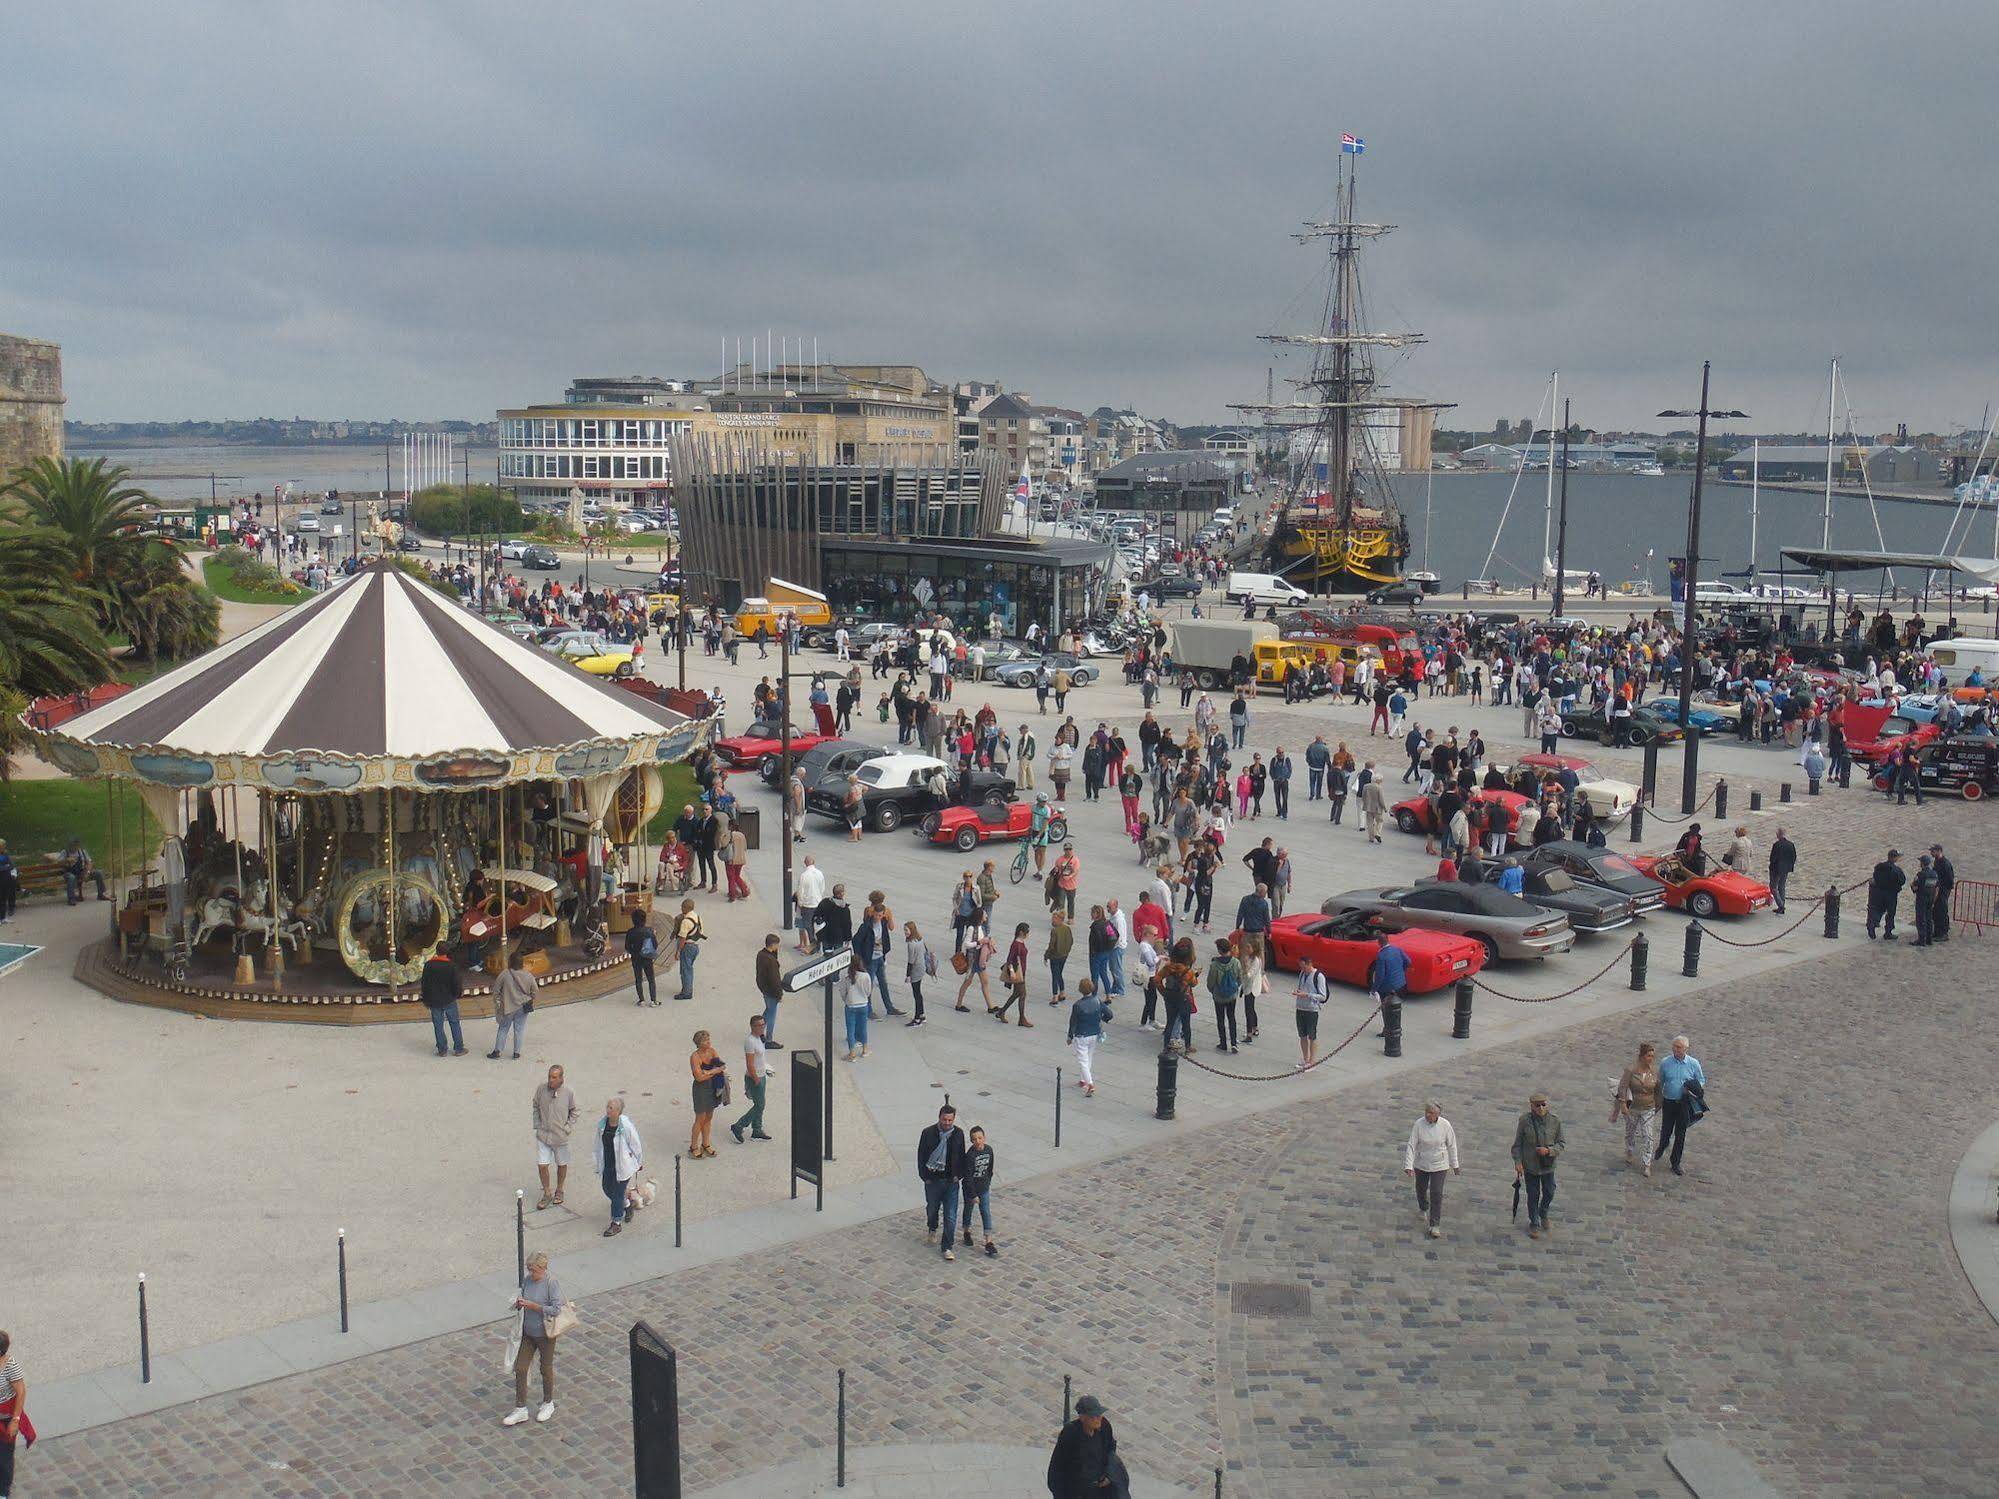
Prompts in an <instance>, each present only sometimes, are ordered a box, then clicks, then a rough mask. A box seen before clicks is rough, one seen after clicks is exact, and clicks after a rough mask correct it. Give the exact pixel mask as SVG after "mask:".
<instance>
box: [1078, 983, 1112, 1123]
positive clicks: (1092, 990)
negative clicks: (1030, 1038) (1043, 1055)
mask: <svg viewBox="0 0 1999 1499" xmlns="http://www.w3.org/2000/svg"><path fill="white" fill-rule="evenodd" d="M1076 993H1077V997H1076V1007H1075V1008H1074V1009H1073V1010H1071V1011H1070V1012H1069V1036H1068V1039H1069V1043H1070V1045H1072V1046H1074V1047H1075V1048H1076V1069H1077V1072H1078V1074H1079V1076H1078V1077H1077V1079H1076V1086H1077V1087H1079V1088H1081V1089H1082V1090H1083V1096H1084V1097H1085V1098H1094V1097H1096V1094H1097V1074H1096V1070H1095V1063H1096V1057H1097V1042H1098V1041H1100V1040H1101V1039H1102V1038H1103V1034H1104V1022H1105V1021H1106V1020H1107V1019H1109V1018H1110V1007H1109V1006H1107V1005H1106V1004H1105V1003H1104V1002H1103V1000H1101V999H1100V998H1098V996H1097V986H1096V985H1095V984H1093V983H1091V982H1090V981H1089V980H1088V979H1084V980H1083V981H1082V983H1080V984H1078V985H1077V986H1076Z"/></svg>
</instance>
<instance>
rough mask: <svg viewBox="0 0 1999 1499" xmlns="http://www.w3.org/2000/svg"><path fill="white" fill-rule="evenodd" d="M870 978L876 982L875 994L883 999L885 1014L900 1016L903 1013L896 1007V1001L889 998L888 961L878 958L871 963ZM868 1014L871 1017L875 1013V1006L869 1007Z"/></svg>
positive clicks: (869, 968) (869, 966)
mask: <svg viewBox="0 0 1999 1499" xmlns="http://www.w3.org/2000/svg"><path fill="white" fill-rule="evenodd" d="M868 976H869V977H870V978H872V979H873V980H874V981H875V992H876V993H878V994H879V995H881V997H882V1010H883V1012H884V1013H886V1014H890V1015H900V1014H901V1013H902V1011H900V1010H898V1009H897V1008H896V1007H895V1003H894V1001H892V1000H891V999H890V998H889V997H888V959H887V958H876V959H875V960H874V961H873V962H871V963H869V964H868ZM868 1013H869V1014H871V1015H872V1014H873V1013H874V1006H873V1005H869V1006H868Z"/></svg>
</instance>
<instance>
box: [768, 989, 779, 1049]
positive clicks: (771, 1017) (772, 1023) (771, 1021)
mask: <svg viewBox="0 0 1999 1499" xmlns="http://www.w3.org/2000/svg"><path fill="white" fill-rule="evenodd" d="M779 1003H780V1001H779V1000H775V999H766V1000H765V1001H764V1040H765V1041H766V1042H770V1041H775V1040H776V1039H777V1007H778V1005H779Z"/></svg>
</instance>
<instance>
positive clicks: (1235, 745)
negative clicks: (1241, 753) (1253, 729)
mask: <svg viewBox="0 0 1999 1499" xmlns="http://www.w3.org/2000/svg"><path fill="white" fill-rule="evenodd" d="M1248 733H1249V725H1248V724H1242V723H1231V724H1230V725H1229V748H1230V749H1241V748H1242V741H1243V737H1244V736H1245V735H1246V734H1248Z"/></svg>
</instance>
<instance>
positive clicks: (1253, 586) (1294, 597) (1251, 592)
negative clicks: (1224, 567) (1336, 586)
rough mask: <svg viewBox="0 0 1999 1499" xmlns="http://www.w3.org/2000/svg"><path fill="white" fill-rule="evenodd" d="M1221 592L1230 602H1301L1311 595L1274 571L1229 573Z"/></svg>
mask: <svg viewBox="0 0 1999 1499" xmlns="http://www.w3.org/2000/svg"><path fill="white" fill-rule="evenodd" d="M1222 591H1223V594H1224V595H1225V596H1226V597H1227V598H1228V600H1229V602H1230V603H1233V604H1241V603H1251V604H1283V605H1285V606H1287V607H1290V606H1295V605H1298V604H1303V603H1305V602H1307V601H1308V600H1310V598H1311V597H1312V596H1311V595H1310V594H1309V593H1307V592H1305V590H1304V589H1302V588H1300V587H1298V586H1297V585H1296V584H1295V583H1287V582H1285V581H1284V579H1282V578H1280V577H1278V576H1277V574H1276V573H1230V574H1229V586H1228V587H1227V588H1225V589H1224V590H1222Z"/></svg>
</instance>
